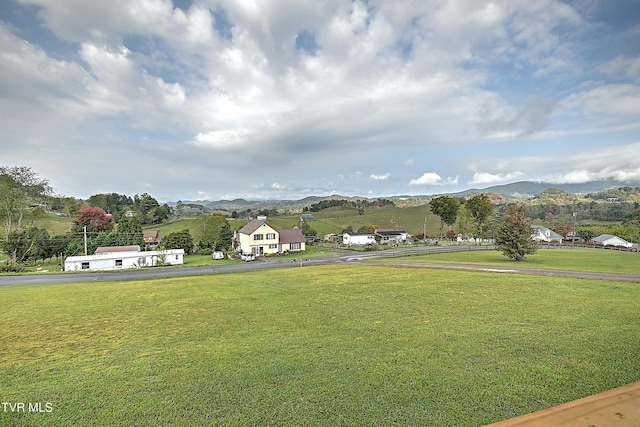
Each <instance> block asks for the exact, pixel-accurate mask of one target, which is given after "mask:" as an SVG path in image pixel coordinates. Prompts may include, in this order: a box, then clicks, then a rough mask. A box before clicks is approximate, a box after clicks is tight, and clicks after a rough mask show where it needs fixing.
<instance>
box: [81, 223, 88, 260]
mask: <svg viewBox="0 0 640 427" xmlns="http://www.w3.org/2000/svg"><path fill="white" fill-rule="evenodd" d="M82 229H83V230H84V254H85V256H86V255H88V254H87V226H86V225H85V226H83V227H82Z"/></svg>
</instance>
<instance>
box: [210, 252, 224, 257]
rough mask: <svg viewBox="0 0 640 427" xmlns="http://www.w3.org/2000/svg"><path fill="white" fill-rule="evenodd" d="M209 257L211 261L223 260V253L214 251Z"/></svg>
mask: <svg viewBox="0 0 640 427" xmlns="http://www.w3.org/2000/svg"><path fill="white" fill-rule="evenodd" d="M211 257H212V258H213V259H224V252H222V251H215V252H214V253H213V254H212V255H211Z"/></svg>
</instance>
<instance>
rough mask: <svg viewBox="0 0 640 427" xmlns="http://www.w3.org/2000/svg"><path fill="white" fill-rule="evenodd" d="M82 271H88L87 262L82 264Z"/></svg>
mask: <svg viewBox="0 0 640 427" xmlns="http://www.w3.org/2000/svg"><path fill="white" fill-rule="evenodd" d="M82 269H83V270H88V269H89V262H83V263H82Z"/></svg>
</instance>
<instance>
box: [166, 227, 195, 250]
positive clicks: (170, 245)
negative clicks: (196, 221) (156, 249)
mask: <svg viewBox="0 0 640 427" xmlns="http://www.w3.org/2000/svg"><path fill="white" fill-rule="evenodd" d="M164 246H165V248H167V249H184V253H185V254H190V253H192V252H193V237H191V234H190V233H189V230H186V229H185V230H182V231H175V232H173V233H169V234H168V235H167V236H166V237H165V238H164Z"/></svg>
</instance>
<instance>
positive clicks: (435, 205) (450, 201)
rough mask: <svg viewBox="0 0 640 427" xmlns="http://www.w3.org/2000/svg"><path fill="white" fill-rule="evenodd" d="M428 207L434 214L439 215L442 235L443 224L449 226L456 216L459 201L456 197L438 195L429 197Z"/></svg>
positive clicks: (441, 233) (441, 234)
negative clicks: (432, 197) (433, 197)
mask: <svg viewBox="0 0 640 427" xmlns="http://www.w3.org/2000/svg"><path fill="white" fill-rule="evenodd" d="M429 207H430V208H431V212H433V213H434V215H437V216H439V217H440V237H442V236H443V231H444V224H447V225H448V226H449V227H451V226H452V225H453V224H455V222H456V218H458V210H459V209H460V202H459V201H458V199H455V198H453V197H449V196H440V197H438V198H435V199H431V201H430V202H429Z"/></svg>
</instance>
